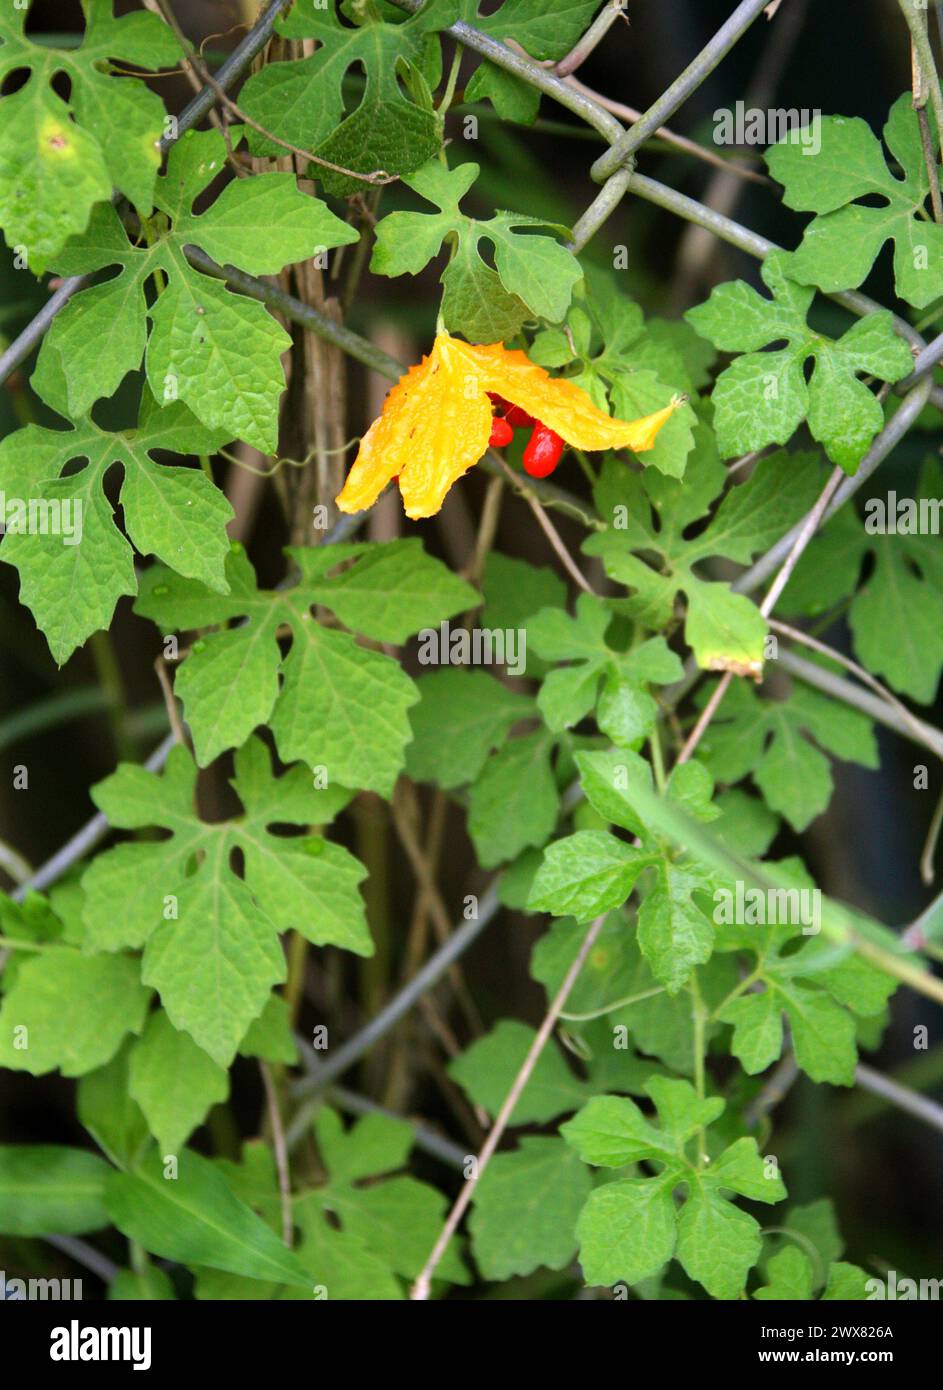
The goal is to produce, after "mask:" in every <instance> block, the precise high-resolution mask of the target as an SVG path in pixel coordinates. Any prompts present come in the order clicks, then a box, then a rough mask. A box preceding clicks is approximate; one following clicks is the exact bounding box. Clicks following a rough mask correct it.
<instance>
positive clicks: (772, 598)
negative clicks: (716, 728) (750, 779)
mask: <svg viewBox="0 0 943 1390" xmlns="http://www.w3.org/2000/svg"><path fill="white" fill-rule="evenodd" d="M843 477H844V474H843V472H842V470H841V469H840V468H836V469H835V470H834V471H833V472H832V474H831V477H830V478H829V480H828V482H827V483H826V484H825V487H824V488H823V489H822V492H821V494H820V496H819V499H818V501H817V502H816V504H815V506H814V507H813V508H812V510H811V511H810V512H809V513H808V515H807V516H806V517H805V518H804V520H802V521H801V522H800V523H799V526H798V528H797V534H796V537H795V539H794V541H793V543H792V545H791V546H790V548H789V550H788V552H787V554H786V557H785V559H784V560H783V563H782V566H781V567H780V570H779V573H778V574H777V575H776V578H775V579H774V580H773V582H772V584H771V585H770V588H769V592H768V593H767V595H766V597H765V598H764V599H763V602H762V603H761V604H760V612H761V613H762V614H763V617H764V618H768V617H769V615H770V613H771V611H772V609H773V608H774V607H775V605H776V602H777V600H778V598H779V596H780V594H781V593H782V591H783V589H784V588H785V587H786V585H787V584H788V582H789V576H790V575H791V574H792V572H793V570H794V569H795V567H796V565H797V564H798V563H799V557H800V556H801V555H802V552H803V551H804V550H805V548H806V546H807V545H808V544H809V542H810V541H811V539H812V537H813V536H814V535H815V533H816V531H817V530H818V528H819V526H820V525H821V522H822V518H823V517H824V516H825V513H826V511H827V509H828V504H829V502H830V501H831V499H832V496H833V494H834V493H835V491H836V489H837V487H838V484H839V483H840V481H841V479H842V478H843ZM732 679H733V673H732V672H730V671H727V672H726V674H725V675H723V676H722V677H721V678H720V680H719V681H718V682H717V685H716V687H715V689H714V691H713V693H712V695H711V697H710V699H709V700H708V702H707V704H706V705H705V706H704V708H703V710H702V711H701V714H700V717H699V718H698V721H697V723H696V724H695V726H694V728H693V729H692V730H691V733H690V735H689V736H688V740H687V742H686V743H685V745H684V747H683V748H682V750H681V752H680V753H679V754H678V762H679V763H686V762H687V760H688V758H690V757H691V755H692V753H693V752H694V750H695V749H696V748H697V746H698V744H699V743H700V741H701V739H702V738H703V736H704V733H705V731H706V730H707V727H708V725H709V724H710V722H711V720H712V719H713V717H714V715H715V713H716V712H717V707H718V705H719V704H720V702H721V700H722V699H723V698H724V696H725V695H726V693H727V691H728V689H729V687H730V682H731V680H732Z"/></svg>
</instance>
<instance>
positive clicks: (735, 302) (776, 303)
mask: <svg viewBox="0 0 943 1390" xmlns="http://www.w3.org/2000/svg"><path fill="white" fill-rule="evenodd" d="M941 236H943V233H941ZM794 264H795V262H794V258H793V257H792V256H789V255H787V254H786V253H785V252H781V251H774V252H771V253H770V255H769V256H767V258H766V260H765V261H764V262H763V265H762V267H761V270H760V274H761V275H762V277H763V282H764V284H765V285H766V286H767V287H768V289H769V290H770V291H771V293H772V296H773V298H772V301H770V300H768V299H765V298H763V296H761V295H759V294H757V293H756V291H755V290H753V289H751V287H750V286H749V285H747V284H745V283H744V281H742V280H734V281H732V282H730V281H728V282H727V283H726V284H723V285H718V286H717V287H716V288H715V289H714V290H713V291H712V292H711V296H710V298H709V299H708V300H707V302H706V303H705V304H699V305H697V306H696V307H695V308H693V309H689V310H688V312H687V315H686V317H687V318H688V319H689V320H690V322H691V323H693V324H694V326H695V328H696V329H697V331H698V332H699V333H700V334H701V335H702V336H703V337H705V338H709V339H710V341H711V342H712V343H714V344H715V346H717V347H719V348H722V349H723V350H724V351H725V352H739V353H740V354H741V355H740V356H739V357H737V358H735V359H734V361H733V362H732V363H731V365H730V366H729V367H727V368H726V369H725V370H724V371H723V372H721V374H720V376H719V377H718V378H717V383H716V385H715V387H714V391H713V394H712V396H711V399H712V401H713V404H714V424H715V428H716V431H717V443H718V447H719V449H720V452H721V454H722V455H723V456H724V457H725V458H729V457H731V456H732V455H734V454H745V453H748V452H749V451H750V450H752V449H762V448H764V447H765V446H766V445H767V444H785V443H786V442H787V441H788V440H789V439H791V438H792V436H793V434H794V433H795V431H796V430H797V429H798V427H799V425H800V424H801V423H802V421H803V420H807V421H808V424H809V429H810V430H811V432H812V435H813V437H814V438H815V439H818V440H819V441H820V442H821V444H822V446H823V447H824V449H825V452H826V453H827V454H828V456H829V458H830V459H831V460H832V462H833V463H837V464H838V465H839V466H840V467H841V468H843V469H844V470H845V472H846V473H854V472H855V470H856V469H857V467H858V464H859V463H860V462H861V460H862V458H863V457H864V455H865V453H866V452H867V450H868V447H869V445H870V443H871V441H872V439H873V438H874V436H875V435H876V434H877V433H878V431H879V430H880V429H881V428H882V427H883V424H884V411H883V409H882V407H881V404H880V402H879V401H878V399H877V396H875V395H874V394H873V393H872V392H871V391H870V390H869V389H868V387H867V386H865V385H864V383H863V382H862V381H860V380H859V377H860V376H864V375H869V376H874V377H877V378H879V379H880V380H882V381H888V382H894V381H898V380H900V378H901V377H904V376H906V375H907V374H908V373H909V372H910V370H911V368H912V367H913V358H912V357H911V355H910V349H909V348H908V346H907V344H906V343H905V342H904V340H903V338H901V337H899V336H898V334H897V333H896V332H895V330H894V326H893V319H892V317H891V314H890V313H889V312H888V311H886V310H880V311H876V312H874V313H871V314H868V315H867V316H866V317H865V318H863V319H859V321H858V322H857V323H855V324H854V325H853V326H852V327H851V328H849V330H848V332H847V333H845V334H843V335H842V337H841V338H839V339H837V340H833V339H831V338H826V337H824V336H823V335H822V334H821V333H819V332H816V331H815V330H813V329H812V328H810V327H809V326H808V324H807V323H806V314H807V313H808V310H809V306H810V305H811V303H812V300H813V298H814V293H815V292H814V290H812V289H807V288H806V287H805V286H804V285H801V284H799V283H798V282H797V281H796V279H795V278H793V270H794ZM855 283H857V281H856V282H855ZM782 341H785V343H786V346H785V347H783V348H777V349H775V350H771V351H766V352H761V351H758V349H760V348H767V347H769V345H770V344H771V343H774V342H782ZM810 362H811V363H812V364H813V366H812V375H811V378H810V380H809V381H808V383H807V382H806V377H805V369H806V366H807V364H808V363H810Z"/></svg>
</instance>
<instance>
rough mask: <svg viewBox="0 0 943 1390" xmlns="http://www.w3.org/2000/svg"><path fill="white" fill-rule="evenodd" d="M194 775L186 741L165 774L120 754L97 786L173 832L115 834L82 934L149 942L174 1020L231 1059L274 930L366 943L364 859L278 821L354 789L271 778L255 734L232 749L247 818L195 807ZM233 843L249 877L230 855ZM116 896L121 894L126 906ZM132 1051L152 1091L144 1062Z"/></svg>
mask: <svg viewBox="0 0 943 1390" xmlns="http://www.w3.org/2000/svg"><path fill="white" fill-rule="evenodd" d="M195 784H196V767H195V765H194V763H193V761H192V759H191V757H190V754H189V753H188V752H187V751H186V750H185V749H183V748H181V747H177V748H175V749H174V750H173V751H172V752H171V754H170V758H169V759H168V762H167V766H166V769H165V771H164V773H163V775H162V776H160V777H158V776H156V775H155V774H153V773H149V772H146V771H145V770H144V769H142V768H140V767H135V766H130V765H122V766H121V767H119V769H118V771H117V772H115V773H114V774H113V775H112V776H111V777H108V778H106V779H105V781H104V782H102V783H100V784H99V785H98V786H97V787H96V788H95V789H94V793H93V795H94V797H95V801H96V803H97V804H98V806H99V807H100V808H101V809H102V810H103V811H104V812H105V814H106V815H107V816H108V819H109V821H110V822H111V824H112V825H114V826H116V827H118V828H121V829H140V828H143V827H146V826H160V827H161V828H163V829H165V830H169V831H170V832H171V833H170V838H168V839H164V840H160V841H150V842H142V841H130V842H128V843H126V844H121V845H118V846H117V847H116V848H114V849H111V850H108V851H107V852H106V853H104V854H101V855H99V856H98V857H97V858H96V859H95V860H94V861H93V863H92V865H91V866H90V868H89V869H87V870H86V872H85V875H84V877H83V880H82V883H83V887H84V889H85V892H86V900H85V909H84V917H85V923H86V929H87V941H86V944H87V947H89V948H91V949H93V950H97V951H115V950H119V949H121V948H123V947H126V946H128V947H132V948H139V947H142V946H143V948H144V956H143V963H142V978H143V979H144V981H145V982H146V983H147V984H149V985H151V986H153V987H154V988H155V989H157V990H158V992H159V993H160V996H161V1000H162V1002H163V1005H164V1007H165V1009H166V1011H167V1014H168V1017H169V1019H170V1022H171V1023H172V1024H173V1026H174V1027H175V1028H177V1029H183V1030H185V1031H186V1032H187V1033H189V1034H190V1036H191V1037H192V1038H193V1039H194V1041H195V1042H196V1043H198V1044H199V1046H200V1047H201V1048H202V1049H203V1050H204V1051H205V1052H208V1053H209V1055H210V1057H211V1058H212V1059H213V1061H215V1062H216V1063H217V1064H218V1066H220V1067H228V1066H229V1064H230V1063H231V1062H232V1059H233V1057H234V1055H235V1053H236V1051H237V1049H238V1048H239V1046H240V1044H242V1042H243V1039H244V1038H245V1035H246V1033H247V1030H248V1029H249V1026H250V1025H251V1023H252V1022H253V1020H254V1019H256V1018H258V1016H259V1015H260V1014H261V1013H262V1011H263V1009H264V1008H265V1006H266V1004H267V1002H268V999H269V992H270V990H271V987H272V985H273V984H277V983H280V982H281V981H282V980H283V979H284V978H285V961H284V956H283V953H282V950H281V947H280V945H279V942H278V934H279V932H283V931H287V930H289V929H290V928H295V929H296V930H297V931H299V932H301V934H302V935H303V936H305V937H306V939H307V940H308V941H310V942H312V943H313V944H314V945H317V946H324V945H329V944H333V945H339V946H343V947H344V948H345V949H346V950H350V951H353V952H355V953H356V954H357V955H370V954H371V952H372V950H373V946H372V943H371V941H370V936H369V932H368V930H367V925H366V921H365V918H364V911H363V902H362V900H361V897H360V894H359V892H358V884H359V883H360V881H361V880H362V879H363V877H364V873H365V871H364V870H363V868H362V866H361V865H360V864H359V863H358V861H357V860H356V859H354V858H353V857H352V856H351V855H350V854H348V853H347V851H346V850H345V849H343V848H341V846H340V845H335V844H331V843H330V842H328V841H326V840H324V839H323V838H322V837H321V836H317V835H310V834H307V835H304V836H302V837H298V838H295V837H292V838H289V837H286V836H284V835H275V834H273V832H272V830H271V829H270V826H272V825H274V824H279V825H281V824H293V825H297V826H304V827H308V826H311V825H324V824H325V823H327V822H328V821H330V820H331V818H332V816H333V815H334V814H335V813H336V811H337V810H338V809H339V808H340V806H342V805H344V804H345V802H346V800H347V799H348V797H349V793H346V792H344V791H342V790H341V789H340V788H328V789H324V790H316V789H315V788H314V787H313V786H312V784H311V778H310V774H308V773H307V772H306V771H305V770H304V769H303V768H301V767H294V768H291V769H289V771H288V772H286V773H285V774H283V776H281V777H280V778H278V779H277V780H276V779H274V778H273V777H272V774H271V768H270V758H269V754H268V752H267V751H266V749H265V747H264V745H263V744H261V743H260V742H259V741H258V740H255V739H253V740H251V741H250V742H249V743H247V744H246V745H245V746H244V747H243V748H241V749H240V750H239V752H238V753H237V755H236V775H235V777H234V779H233V783H232V785H233V788H234V790H235V791H236V793H237V795H238V796H239V799H240V801H241V802H242V804H243V807H244V808H245V809H244V814H243V815H242V816H241V817H240V818H239V819H237V820H234V821H223V822H217V823H213V824H208V823H207V822H205V821H202V820H200V819H199V818H198V816H197V814H196V812H195V811H194V809H193V792H194V787H195ZM234 851H239V853H240V854H241V856H242V859H243V865H244V868H243V877H242V878H238V877H237V876H236V874H235V873H234V871H233V868H232V864H231V860H232V855H233V852H234ZM194 865H195V868H194ZM116 902H121V903H123V904H125V907H124V909H123V911H122V913H121V914H119V915H116V914H115V910H114V904H115V903H116ZM92 959H95V960H97V959H99V957H93V958H92ZM105 959H108V958H107V957H105ZM175 1046H177V1044H175ZM163 1047H164V1048H165V1050H166V1047H167V1040H166V1039H164V1040H163ZM135 1065H136V1069H137V1072H138V1075H137V1081H136V1083H135V1084H136V1085H138V1086H139V1088H140V1089H141V1095H142V1097H143V1096H144V1094H145V1092H146V1091H147V1087H146V1086H145V1085H144V1083H143V1081H142V1078H141V1074H140V1069H141V1068H142V1067H143V1068H145V1070H146V1066H147V1064H146V1061H145V1062H138V1063H136V1064H135ZM142 1103H143V1102H142ZM170 1122H171V1123H173V1122H172V1121H170ZM176 1123H178V1124H179V1123H180V1118H179V1117H178V1119H177V1122H176Z"/></svg>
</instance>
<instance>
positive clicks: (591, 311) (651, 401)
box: [531, 272, 714, 478]
mask: <svg viewBox="0 0 943 1390" xmlns="http://www.w3.org/2000/svg"><path fill="white" fill-rule="evenodd" d="M567 329H568V330H569V331H568V333H564V332H561V331H560V330H559V329H545V330H543V331H542V332H540V333H538V334H537V335H536V336H535V338H534V343H533V348H532V352H531V355H532V356H533V358H534V361H535V362H540V363H541V365H542V366H544V367H548V368H551V367H553V368H561V367H565V368H566V369H567V372H568V375H569V377H570V379H571V380H573V381H575V382H576V384H577V385H578V386H581V387H582V388H583V390H584V391H586V392H588V394H589V396H590V397H591V399H592V400H593V401H594V402H595V404H596V405H598V406H599V407H600V408H601V409H604V410H605V409H607V408H609V409H611V410H612V413H613V414H614V415H616V416H618V417H619V418H620V419H622V420H634V419H636V418H637V417H638V416H641V415H650V414H652V413H653V412H654V411H656V410H661V409H662V407H663V406H666V405H667V404H668V403H669V401H671V400H672V398H673V397H675V396H677V395H679V394H686V395H688V396H691V397H694V396H696V393H697V390H698V388H699V387H700V386H702V385H703V384H704V381H705V380H706V378H705V377H704V376H703V375H702V368H703V365H704V363H705V362H709V361H710V360H712V358H713V355H714V354H713V353H712V352H711V349H710V347H709V346H708V344H707V343H705V342H704V341H703V339H699V338H698V337H697V335H696V334H695V333H693V332H692V331H691V329H690V328H688V326H687V325H686V324H684V323H678V322H668V321H667V320H666V319H659V318H654V319H649V320H647V321H646V319H645V316H644V315H643V313H642V310H641V308H640V307H639V305H638V304H636V303H634V301H633V300H631V299H629V298H628V297H627V296H626V295H625V294H624V293H623V292H622V289H621V286H616V285H615V284H614V283H613V282H612V281H611V280H607V279H604V278H603V277H601V276H600V275H599V273H598V272H595V273H594V274H592V275H589V276H588V277H587V288H586V291H585V293H584V294H583V295H582V296H581V297H580V299H579V300H577V301H576V302H575V303H574V305H573V308H572V309H571V311H570V313H569V315H568V318H567ZM705 354H706V356H705ZM695 424H696V416H695V412H694V410H693V409H692V408H691V406H690V405H687V404H686V405H684V406H682V407H681V409H679V410H676V411H675V412H674V414H673V415H672V417H671V419H670V420H669V421H668V422H667V424H666V425H665V426H664V427H663V429H662V430H661V431H660V432H659V434H658V437H657V439H656V440H655V443H654V446H653V447H652V448H651V449H647V450H646V451H645V452H644V453H643V454H642V455H641V459H642V462H643V463H644V464H645V465H646V466H652V467H654V468H657V469H658V471H659V472H660V473H667V474H668V475H669V476H670V477H672V478H680V477H681V476H682V475H683V473H684V469H685V463H686V460H687V458H688V455H689V454H690V452H691V450H692V448H693V447H694V435H693V427H694V425H695Z"/></svg>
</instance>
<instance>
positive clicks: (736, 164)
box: [566, 77, 773, 188]
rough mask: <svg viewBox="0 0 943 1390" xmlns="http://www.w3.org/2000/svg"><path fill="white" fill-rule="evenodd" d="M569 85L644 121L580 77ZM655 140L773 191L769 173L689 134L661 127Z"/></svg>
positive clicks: (629, 118)
mask: <svg viewBox="0 0 943 1390" xmlns="http://www.w3.org/2000/svg"><path fill="white" fill-rule="evenodd" d="M566 82H567V86H568V87H572V88H573V90H574V91H575V92H582V93H583V95H584V96H587V97H590V98H591V99H592V100H593V101H598V103H599V105H600V106H601V107H603V108H604V110H606V111H611V112H612V114H613V115H614V116H618V117H619V119H620V120H622V121H629V122H633V123H634V122H635V121H640V120H641V119H642V113H641V111H637V110H636V109H635V107H634V106H626V104H625V102H623V101H615V100H614V99H613V98H612V97H606V96H603V95H602V93H601V92H597V91H594V90H593V88H592V87H587V86H586V84H585V83H584V82H580V80H579V79H578V78H576V77H568V78H567V79H566ZM651 138H652V139H654V140H663V141H664V142H665V144H666V145H673V146H674V148H675V149H676V150H680V151H681V152H682V153H683V154H689V155H692V156H693V157H694V158H695V159H700V160H702V161H703V162H704V163H705V164H711V165H713V166H714V168H716V169H722V170H723V171H724V173H725V174H733V175H735V176H736V177H737V178H741V179H747V180H749V181H750V182H751V183H761V184H764V185H765V186H766V187H767V188H772V186H773V181H772V179H769V178H767V177H766V175H765V174H761V173H759V172H758V171H757V170H755V169H750V168H749V167H748V166H747V165H746V164H742V163H740V161H739V160H735V159H725V158H724V157H723V155H721V154H718V153H717V152H716V150H709V149H707V147H706V146H704V145H699V144H698V143H697V141H696V140H690V139H689V138H688V136H686V135H679V134H678V133H677V131H674V130H670V129H669V127H668V126H665V125H661V126H659V127H658V129H657V130H655V131H653V132H652V135H651Z"/></svg>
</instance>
